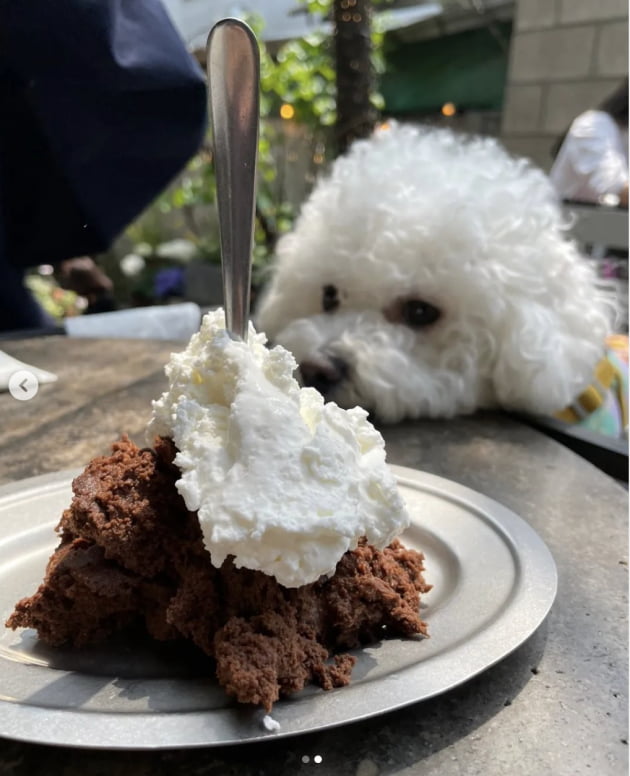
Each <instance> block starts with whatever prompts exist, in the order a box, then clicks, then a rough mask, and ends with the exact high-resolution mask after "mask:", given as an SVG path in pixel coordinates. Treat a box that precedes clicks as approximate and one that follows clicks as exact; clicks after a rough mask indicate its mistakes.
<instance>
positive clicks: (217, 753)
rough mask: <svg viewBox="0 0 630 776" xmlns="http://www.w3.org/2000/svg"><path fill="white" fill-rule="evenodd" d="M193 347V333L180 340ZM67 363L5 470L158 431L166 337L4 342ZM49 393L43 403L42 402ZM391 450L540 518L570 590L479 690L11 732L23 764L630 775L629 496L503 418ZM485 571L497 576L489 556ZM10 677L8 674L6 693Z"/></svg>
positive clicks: (22, 352) (118, 774)
mask: <svg viewBox="0 0 630 776" xmlns="http://www.w3.org/2000/svg"><path fill="white" fill-rule="evenodd" d="M175 347H177V346H175ZM3 349H4V350H6V351H7V352H10V353H11V354H12V355H15V356H16V357H19V358H22V359H24V360H25V361H29V362H30V363H33V364H36V365H37V366H40V367H43V368H45V369H50V370H52V371H55V372H57V373H58V374H59V377H60V380H59V382H58V383H56V384H54V385H49V386H42V388H41V390H40V394H39V395H38V397H36V398H35V399H34V400H33V401H32V402H24V403H19V402H16V401H15V400H13V399H11V397H10V396H9V395H8V394H1V395H0V420H1V423H2V426H1V431H0V440H1V442H2V447H1V452H0V482H9V481H14V480H17V479H20V478H22V477H27V476H31V475H33V474H38V473H42V472H45V471H55V470H58V469H64V468H71V467H76V466H80V465H82V464H83V463H85V462H86V461H87V460H88V459H89V458H90V457H91V456H93V455H95V454H98V453H102V452H105V451H106V449H107V446H108V444H109V443H110V442H111V441H112V439H113V438H115V436H116V435H117V434H119V433H120V432H122V431H124V430H129V431H130V432H131V433H132V436H139V435H141V431H142V427H143V424H144V422H145V420H146V415H147V406H148V402H149V400H150V399H151V398H153V397H155V396H157V395H158V394H159V392H160V390H161V389H162V387H163V385H164V378H163V375H162V373H161V364H162V363H163V361H164V360H165V358H166V357H167V355H168V353H169V352H170V351H171V350H172V349H174V348H173V346H170V345H168V344H167V343H147V342H126V343H125V342H106V341H105V342H99V343H94V342H90V341H80V340H67V339H64V338H49V339H47V340H29V341H23V342H19V341H16V342H6V343H3ZM36 402H37V403H36ZM382 430H383V433H384V436H385V440H386V443H387V449H388V459H389V460H390V461H391V462H392V463H396V464H400V465H404V466H410V467H413V468H418V469H423V470H425V471H429V472H433V473H435V474H438V475H441V476H443V477H447V478H449V479H452V480H455V481H456V482H459V483H462V484H464V485H467V486H468V487H471V488H473V489H474V490H477V491H479V492H481V493H484V494H485V495H487V496H489V497H491V498H494V499H496V500H497V501H499V502H501V503H503V504H504V505H505V506H507V507H509V508H511V509H512V510H514V511H515V512H516V513H517V514H519V515H520V516H521V517H523V518H524V519H525V520H526V521H527V522H529V523H530V525H532V526H533V527H534V528H535V530H536V531H537V532H538V533H539V535H540V536H541V537H542V538H543V539H544V541H545V542H546V543H547V545H548V547H549V548H550V550H551V552H552V554H553V556H554V558H555V560H556V564H557V566H558V574H559V589H558V596H557V599H556V602H555V604H554V606H553V608H552V610H551V613H550V615H549V616H548V617H547V619H546V620H545V622H544V623H543V625H542V626H541V627H540V628H539V629H538V630H537V631H536V632H535V633H534V634H533V635H532V636H531V637H530V638H529V639H528V640H527V641H526V642H525V643H524V644H523V645H522V646H521V647H520V648H519V649H517V650H516V651H515V652H513V653H512V654H511V655H510V656H508V657H507V658H506V659H504V660H503V661H501V662H500V663H499V664H497V665H495V666H494V667H492V668H490V669H489V670H487V671H485V672H484V673H483V674H481V675H480V676H478V677H476V678H474V679H472V680H471V681H469V682H467V683H466V684H464V685H463V686H461V687H459V688H456V689H455V690H452V691H450V692H448V693H446V694H444V695H442V696H439V697H437V698H435V699H432V700H429V701H425V702H422V703H417V704H414V705H412V706H410V707H407V708H405V709H401V710H399V711H396V712H393V713H389V714H386V715H383V716H380V717H377V718H374V719H371V720H369V721H366V722H358V723H354V724H350V725H346V726H343V727H340V728H337V729H333V730H328V731H322V732H320V733H315V734H309V735H303V736H297V737H295V738H292V739H284V740H276V741H273V740H272V741H269V742H267V743H263V744H253V745H241V746H236V747H231V748H230V747H223V748H218V749H201V750H191V751H168V750H167V751H160V752H93V751H85V750H70V749H65V748H55V747H44V746H36V745H29V744H23V743H16V742H12V741H8V740H0V773H2V774H12V775H13V774H15V776H26V775H27V774H28V775H29V776H31V775H32V776H39V775H40V774H41V775H42V776H43V775H44V774H47V775H48V774H64V776H83V775H84V774H85V776H97V775H98V776H100V775H101V774H103V776H104V775H105V774H107V775H108V776H127V775H129V776H132V775H133V776H139V775H141V774H142V775H144V774H147V776H148V774H152V775H153V774H155V775H156V776H157V775H160V776H161V775H162V774H164V776H166V774H169V775H170V774H173V775H174V776H179V775H180V774H181V776H184V775H185V776H196V775H197V774H199V775H201V774H204V776H220V775H221V776H223V775H226V776H227V775H228V774H235V775H236V774H239V776H254V775H260V776H267V775H269V776H272V775H273V776H276V775H277V776H295V775H297V774H327V775H330V776H342V775H343V776H346V774H347V775H348V776H385V775H389V774H397V775H403V774H410V775H411V774H418V775H420V774H422V776H434V775H435V776H437V774H440V776H464V775H465V776H473V775H475V774H479V775H481V774H483V776H494V775H495V774H496V776H499V775H500V776H503V775H504V774H510V775H513V776H538V775H539V774H540V776H544V775H546V774H552V775H553V776H581V775H582V774H584V775H586V774H590V775H592V776H608V775H610V776H617V775H621V774H627V773H628V744H627V736H628V693H627V690H628V678H627V668H628V654H627V642H628V625H627V613H628V606H627V592H628V580H627V571H628V558H627V546H628V535H627V509H628V502H627V493H626V491H625V490H623V489H622V488H621V487H620V486H619V485H618V484H617V483H615V482H614V481H613V480H611V479H610V478H608V477H607V476H606V475H604V474H602V473H601V472H600V471H598V470H596V469H595V468H593V467H592V466H591V465H589V464H588V463H586V462H585V461H583V460H582V459H580V458H578V457H577V456H575V455H574V454H573V453H571V452H570V451H569V450H567V449H565V448H563V447H562V446H560V445H559V444H558V443H556V442H554V441H552V440H550V439H548V438H547V437H545V436H543V435H541V434H540V433H539V432H537V431H534V430H532V429H530V428H528V427H526V426H523V425H520V424H519V423H517V422H515V421H513V420H511V419H508V418H506V417H504V416H502V415H500V414H494V413H485V414H479V415H476V416H473V417H469V418H458V419H455V420H450V421H422V422H414V423H403V424H400V425H398V426H393V427H389V428H384V429H382ZM479 573H480V574H483V573H484V564H483V559H480V566H479ZM1 692H2V688H0V694H1Z"/></svg>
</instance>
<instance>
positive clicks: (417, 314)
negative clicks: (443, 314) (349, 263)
mask: <svg viewBox="0 0 630 776" xmlns="http://www.w3.org/2000/svg"><path fill="white" fill-rule="evenodd" d="M401 314H402V319H403V321H404V322H405V323H406V324H407V326H411V327H413V328H414V329H419V328H420V327H421V326H429V325H430V324H432V323H435V322H436V321H437V319H438V318H439V317H440V311H439V310H438V308H437V307H434V305H432V304H429V302H423V301H422V299H407V300H406V301H405V302H403V304H402V307H401Z"/></svg>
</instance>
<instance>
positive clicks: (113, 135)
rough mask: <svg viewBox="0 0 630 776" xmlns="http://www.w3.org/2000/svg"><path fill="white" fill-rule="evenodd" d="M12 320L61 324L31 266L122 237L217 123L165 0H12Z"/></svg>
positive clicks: (8, 189)
mask: <svg viewBox="0 0 630 776" xmlns="http://www.w3.org/2000/svg"><path fill="white" fill-rule="evenodd" d="M0 30H1V33H0V43H1V45H0V330H5V331H6V330H15V329H25V328H37V327H40V326H42V325H46V324H47V323H49V321H48V320H47V319H46V317H45V315H44V314H43V313H42V311H41V310H40V309H39V307H38V306H37V304H36V303H35V301H34V300H33V299H32V297H31V296H30V294H29V293H28V291H27V290H26V289H25V288H24V284H23V276H24V273H25V271H26V269H27V268H29V267H33V266H37V265H38V264H58V263H59V262H62V261H64V260H67V259H71V258H73V257H77V256H79V257H81V256H87V255H90V254H95V253H99V252H102V251H104V250H106V249H107V248H109V246H110V245H111V243H112V241H113V240H114V239H115V238H116V236H117V235H118V234H119V233H120V232H121V231H122V230H123V229H124V228H125V226H126V225H127V224H128V223H129V222H130V221H132V220H133V218H134V217H135V216H136V215H138V214H139V213H140V212H141V211H142V210H143V209H144V207H146V206H147V205H148V204H149V203H150V202H151V201H152V200H153V199H154V198H155V197H156V196H157V194H158V193H159V192H160V191H161V190H162V189H163V188H164V187H165V186H166V185H167V184H168V183H169V181H170V180H171V179H172V178H173V177H174V176H175V175H176V174H177V172H178V171H179V170H180V169H181V168H182V167H183V166H184V164H185V163H186V161H187V160H188V159H189V158H190V157H191V156H192V155H193V154H194V153H195V152H196V150H197V148H198V147H199V145H200V144H201V141H202V138H203V133H204V128H205V103H206V97H205V84H204V78H203V74H202V72H201V70H200V68H199V67H198V65H197V64H196V62H195V61H194V59H193V58H192V57H191V56H190V55H189V53H188V52H187V51H186V48H185V46H184V44H183V42H182V40H181V39H180V37H179V35H178V33H177V32H176V30H175V29H174V27H173V25H172V23H171V21H170V19H169V17H168V15H167V13H166V11H165V10H164V8H163V7H162V5H161V3H160V1H159V0H134V2H129V0H65V2H64V3H61V4H59V3H44V2H41V0H20V2H15V1H14V0H0Z"/></svg>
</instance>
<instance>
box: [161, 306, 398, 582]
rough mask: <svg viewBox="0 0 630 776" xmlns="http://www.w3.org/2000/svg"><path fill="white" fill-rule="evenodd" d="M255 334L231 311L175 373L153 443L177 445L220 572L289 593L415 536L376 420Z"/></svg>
mask: <svg viewBox="0 0 630 776" xmlns="http://www.w3.org/2000/svg"><path fill="white" fill-rule="evenodd" d="M265 342H266V337H265V335H264V334H257V333H256V331H255V329H254V327H253V326H252V325H251V323H250V325H249V336H248V342H247V343H245V342H241V341H235V340H233V339H232V338H231V337H230V335H229V334H228V333H227V331H226V330H225V319H224V315H223V310H217V311H214V312H210V313H208V314H207V315H205V316H204V318H203V321H202V324H201V329H200V331H199V332H198V333H197V334H194V335H193V337H192V339H191V340H190V342H189V344H188V346H187V348H186V349H185V350H184V351H183V352H182V353H174V354H172V356H171V360H170V362H169V363H168V365H167V366H166V375H167V377H168V380H169V389H168V391H166V392H165V393H163V394H162V396H161V398H160V399H158V400H157V401H155V402H153V414H152V418H151V421H150V423H149V426H148V437H149V438H150V441H151V442H152V441H153V439H154V438H155V436H164V437H171V438H172V439H173V441H174V443H175V445H176V446H177V449H178V453H177V456H176V458H175V464H176V466H177V467H178V468H179V470H180V472H181V475H182V476H181V479H179V480H178V481H177V489H178V490H179V492H180V493H181V495H182V497H183V498H184V501H185V502H186V506H187V508H188V509H189V510H191V511H197V512H198V515H199V523H200V525H201V529H202V532H203V536H204V542H205V545H206V548H207V549H208V550H209V552H210V554H211V558H212V563H213V564H214V565H215V566H217V567H219V566H220V565H221V564H222V563H223V561H224V560H225V559H226V558H227V557H228V556H229V555H232V556H234V562H235V564H236V565H237V566H239V567H240V566H244V567H246V568H249V569H257V570H260V571H263V572H265V573H266V574H270V575H273V576H274V577H275V578H276V579H277V581H278V582H279V583H280V584H282V585H284V586H286V587H299V586H300V585H305V584H307V583H309V582H314V581H315V580H317V579H318V578H319V577H320V576H322V575H327V574H333V573H334V571H335V567H336V565H337V563H338V562H339V560H340V559H341V557H342V556H343V554H344V553H345V552H346V551H347V550H349V549H354V548H355V547H356V546H357V543H358V540H359V538H360V537H361V536H365V537H366V538H367V540H368V542H369V543H370V544H373V545H374V546H375V547H377V548H379V549H382V548H383V547H385V546H387V545H388V544H389V543H390V542H391V541H392V540H393V539H394V538H395V537H396V536H397V535H399V534H400V533H401V532H402V531H403V530H404V529H405V528H406V527H407V526H408V524H409V517H408V514H407V512H406V509H405V506H404V504H403V501H402V499H401V497H400V495H399V493H398V490H397V487H396V482H395V480H394V477H393V475H392V473H391V472H390V471H389V469H388V468H387V466H386V464H385V445H384V442H383V438H382V437H381V435H380V434H379V432H378V431H376V429H375V428H374V427H373V426H372V424H371V423H369V422H368V420H367V413H366V412H365V410H363V409H361V408H359V407H355V408H354V409H351V410H343V409H341V408H340V407H338V406H337V405H336V404H334V403H333V402H329V403H326V404H325V403H324V400H323V398H322V396H321V395H320V394H319V393H318V392H317V391H316V390H315V389H313V388H300V386H299V384H298V382H297V381H296V380H295V378H294V377H293V372H294V371H295V369H296V367H297V364H296V362H295V359H294V358H293V356H292V355H291V354H290V353H289V352H288V351H287V350H285V349H284V348H282V347H279V346H278V347H274V348H273V349H271V350H269V349H267V348H266V347H265Z"/></svg>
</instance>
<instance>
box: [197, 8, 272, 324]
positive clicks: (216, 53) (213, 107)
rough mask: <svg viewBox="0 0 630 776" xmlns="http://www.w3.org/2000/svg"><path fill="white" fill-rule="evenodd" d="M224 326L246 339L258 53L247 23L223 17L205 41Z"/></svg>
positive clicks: (256, 134)
mask: <svg viewBox="0 0 630 776" xmlns="http://www.w3.org/2000/svg"><path fill="white" fill-rule="evenodd" d="M206 67H207V72H208V107H209V112H210V121H211V126H212V133H213V143H214V166H215V172H216V177H217V206H218V210H219V238H220V241H221V265H222V270H223V304H224V307H225V323H226V328H227V330H228V331H229V332H230V334H232V336H234V337H240V338H241V339H243V340H247V326H248V318H249V294H250V284H251V255H252V243H253V232H254V207H255V184H256V157H257V153H258V118H259V113H260V111H259V82H260V53H259V50H258V44H257V42H256V38H255V36H254V33H253V32H252V31H251V29H250V28H249V27H248V26H247V25H246V24H245V23H244V22H242V21H239V20H238V19H223V20H222V21H220V22H218V23H217V24H216V25H215V26H214V27H213V28H212V29H211V30H210V34H209V36H208V44H207V47H206Z"/></svg>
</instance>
